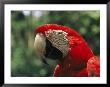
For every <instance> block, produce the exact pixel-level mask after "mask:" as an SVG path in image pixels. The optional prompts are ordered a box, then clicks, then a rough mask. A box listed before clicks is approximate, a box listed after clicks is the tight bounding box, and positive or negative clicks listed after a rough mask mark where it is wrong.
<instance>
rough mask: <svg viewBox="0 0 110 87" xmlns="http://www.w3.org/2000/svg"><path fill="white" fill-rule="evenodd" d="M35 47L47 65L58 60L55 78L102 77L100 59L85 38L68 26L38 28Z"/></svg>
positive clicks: (51, 25)
mask: <svg viewBox="0 0 110 87" xmlns="http://www.w3.org/2000/svg"><path fill="white" fill-rule="evenodd" d="M34 32H35V33H36V37H35V42H34V47H35V50H36V53H37V54H38V55H39V57H41V58H42V59H43V60H44V62H45V63H46V61H45V59H46V58H52V59H57V60H58V63H57V65H56V67H55V69H54V73H53V76H54V77H88V76H100V58H99V57H98V56H95V55H94V53H93V51H92V50H91V48H90V47H89V45H88V44H87V42H86V41H85V40H84V39H83V37H82V36H81V35H80V34H79V33H77V32H76V31H75V29H72V28H70V27H67V26H63V25H58V24H45V25H42V26H39V27H37V28H36V29H35V30H34Z"/></svg>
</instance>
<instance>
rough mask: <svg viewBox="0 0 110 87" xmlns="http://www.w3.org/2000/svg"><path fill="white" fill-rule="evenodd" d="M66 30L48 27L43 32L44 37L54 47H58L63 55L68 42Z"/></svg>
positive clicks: (67, 48)
mask: <svg viewBox="0 0 110 87" xmlns="http://www.w3.org/2000/svg"><path fill="white" fill-rule="evenodd" d="M67 34H68V33H66V32H64V31H62V30H53V29H50V30H48V31H46V32H45V35H46V38H47V39H48V40H49V41H50V42H51V43H52V45H53V46H54V47H56V48H57V49H59V50H60V51H61V52H62V53H63V57H64V56H66V55H67V53H68V50H69V42H68V39H67V38H66V37H67Z"/></svg>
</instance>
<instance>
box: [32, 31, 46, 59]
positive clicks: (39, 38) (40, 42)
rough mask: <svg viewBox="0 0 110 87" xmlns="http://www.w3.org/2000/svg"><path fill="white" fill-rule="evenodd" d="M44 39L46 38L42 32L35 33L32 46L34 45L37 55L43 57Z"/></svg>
mask: <svg viewBox="0 0 110 87" xmlns="http://www.w3.org/2000/svg"><path fill="white" fill-rule="evenodd" d="M45 39H46V38H45V37H44V35H43V34H41V33H38V34H36V37H35V42H34V47H35V51H36V54H37V56H38V57H40V58H43V56H44V53H45V47H46V42H45Z"/></svg>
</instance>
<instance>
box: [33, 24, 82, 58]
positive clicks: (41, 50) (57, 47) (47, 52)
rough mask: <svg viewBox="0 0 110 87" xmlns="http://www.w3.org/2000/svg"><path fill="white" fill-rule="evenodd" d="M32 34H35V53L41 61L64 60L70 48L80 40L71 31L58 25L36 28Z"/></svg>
mask: <svg viewBox="0 0 110 87" xmlns="http://www.w3.org/2000/svg"><path fill="white" fill-rule="evenodd" d="M34 32H35V33H36V37H35V42H34V47H35V51H36V53H37V55H38V56H39V57H40V58H42V59H46V58H51V59H60V58H64V57H65V56H66V55H67V54H68V51H69V49H70V48H71V46H73V45H77V44H78V43H80V40H79V39H80V38H81V36H80V35H79V34H78V33H77V32H76V31H74V30H73V29H71V28H69V27H67V26H62V25H58V24H45V25H42V26H39V27H37V28H36V29H35V30H34ZM73 36H74V37H73ZM75 37H77V39H76V38H75ZM78 38H79V39H78Z"/></svg>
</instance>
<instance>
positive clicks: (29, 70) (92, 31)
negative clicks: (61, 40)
mask: <svg viewBox="0 0 110 87" xmlns="http://www.w3.org/2000/svg"><path fill="white" fill-rule="evenodd" d="M38 12H40V15H39V13H36V14H35V11H30V14H29V15H24V13H23V12H22V11H12V12H11V75H12V76H15V77H24V76H25V77H32V76H38V77H39V76H41V77H42V76H52V74H53V70H54V67H55V65H56V62H55V61H53V60H50V59H48V62H49V64H50V65H51V69H50V72H49V73H48V69H47V68H48V67H47V66H46V65H44V64H43V63H42V62H41V60H40V59H39V58H38V57H37V55H36V54H35V50H34V47H33V43H34V37H35V34H34V33H33V32H32V31H33V30H34V29H35V28H36V27H38V26H40V25H43V24H46V23H56V24H62V25H65V26H69V27H71V28H73V29H75V30H76V31H77V32H79V33H80V34H81V35H82V36H83V37H84V39H85V40H86V41H87V42H88V44H89V46H90V47H91V49H92V50H93V52H94V54H95V55H100V11H38ZM35 15H37V16H35Z"/></svg>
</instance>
